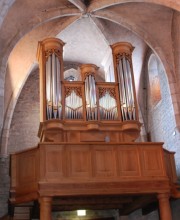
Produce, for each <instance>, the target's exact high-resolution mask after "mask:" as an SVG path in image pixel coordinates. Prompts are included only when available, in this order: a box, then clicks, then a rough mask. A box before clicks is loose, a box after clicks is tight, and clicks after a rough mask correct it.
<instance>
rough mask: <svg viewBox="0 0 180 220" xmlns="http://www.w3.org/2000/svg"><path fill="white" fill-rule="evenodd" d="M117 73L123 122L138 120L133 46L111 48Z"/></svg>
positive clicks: (114, 46)
mask: <svg viewBox="0 0 180 220" xmlns="http://www.w3.org/2000/svg"><path fill="white" fill-rule="evenodd" d="M111 48H112V51H113V60H114V66H115V71H116V81H117V82H118V87H119V97H120V103H121V115H122V120H123V121H126V120H137V112H136V106H137V103H136V95H135V88H134V87H135V85H134V81H133V80H134V79H133V69H132V65H131V64H132V61H131V55H132V51H133V49H134V48H133V47H132V45H131V44H129V43H126V42H122V43H116V44H114V45H112V46H111Z"/></svg>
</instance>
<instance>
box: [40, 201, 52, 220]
mask: <svg viewBox="0 0 180 220" xmlns="http://www.w3.org/2000/svg"><path fill="white" fill-rule="evenodd" d="M39 202H40V220H51V219H52V217H51V212H52V211H51V206H52V198H51V197H41V198H40V199H39Z"/></svg>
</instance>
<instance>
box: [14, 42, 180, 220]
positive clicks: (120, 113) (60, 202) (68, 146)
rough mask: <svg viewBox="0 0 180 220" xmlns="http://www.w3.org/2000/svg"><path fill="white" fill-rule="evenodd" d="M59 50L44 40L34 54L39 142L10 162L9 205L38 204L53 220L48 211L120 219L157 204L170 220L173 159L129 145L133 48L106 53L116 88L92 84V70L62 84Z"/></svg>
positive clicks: (135, 125)
mask: <svg viewBox="0 0 180 220" xmlns="http://www.w3.org/2000/svg"><path fill="white" fill-rule="evenodd" d="M63 45H64V43H63V42H62V41H61V40H59V39H54V38H49V39H46V40H44V41H42V42H40V43H39V46H38V53H37V56H38V60H39V67H40V109H41V112H40V113H41V123H40V126H39V132H38V136H39V138H40V142H39V144H38V146H37V147H34V148H30V149H26V150H23V151H21V152H17V153H15V154H12V155H11V163H10V164H11V189H10V201H11V203H12V204H15V205H16V204H21V203H25V202H31V201H39V204H40V220H51V211H52V209H53V208H55V209H56V208H58V210H72V209H80V208H83V207H82V205H83V204H84V207H85V208H87V207H91V208H92V209H94V208H95V209H102V208H103V209H109V207H112V208H113V209H119V210H120V213H122V214H123V215H124V214H128V213H130V212H132V211H134V208H135V209H138V208H142V207H145V205H147V206H148V205H152V202H157V200H158V201H159V208H160V215H161V219H162V220H171V219H172V218H171V212H170V204H169V198H170V197H172V198H180V192H179V191H178V189H179V185H178V184H177V176H176V170H175V161H174V152H168V151H167V150H163V147H162V144H163V143H150V142H147V143H145V142H144V143H143V142H141V143H138V142H135V143H133V142H134V141H135V140H136V139H137V137H138V136H139V133H140V126H141V124H140V123H139V121H138V114H137V101H136V95H135V88H134V79H133V68H132V61H131V53H132V51H133V47H132V45H131V44H129V43H117V44H114V45H112V46H111V48H112V54H113V63H114V73H115V75H114V78H115V82H96V74H97V71H98V68H97V66H95V65H94V64H83V65H82V66H81V68H80V69H81V74H82V77H81V78H82V81H72V82H71V81H67V80H64V73H63V58H62V53H63ZM104 198H105V200H106V202H104ZM117 198H119V199H120V200H119V201H120V202H119V201H117ZM107 199H108V200H107ZM124 199H125V200H124ZM82 201H83V202H82ZM94 201H96V202H95V203H94ZM97 201H98V202H97ZM107 201H108V203H107ZM109 204H110V205H111V206H109ZM129 207H130V209H129ZM128 210H129V211H128ZM127 212H128V213H127Z"/></svg>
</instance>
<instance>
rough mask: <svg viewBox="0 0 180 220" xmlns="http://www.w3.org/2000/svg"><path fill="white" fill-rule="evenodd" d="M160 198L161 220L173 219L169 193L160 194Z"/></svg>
mask: <svg viewBox="0 0 180 220" xmlns="http://www.w3.org/2000/svg"><path fill="white" fill-rule="evenodd" d="M158 200H159V212H160V217H161V220H172V215H171V207H170V203H169V194H168V193H161V194H158Z"/></svg>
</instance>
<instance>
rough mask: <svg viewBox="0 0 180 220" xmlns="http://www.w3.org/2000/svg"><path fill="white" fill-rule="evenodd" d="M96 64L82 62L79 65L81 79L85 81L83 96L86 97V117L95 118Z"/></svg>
mask: <svg viewBox="0 0 180 220" xmlns="http://www.w3.org/2000/svg"><path fill="white" fill-rule="evenodd" d="M97 69H98V68H97V66H95V65H94V64H84V65H82V66H81V74H82V79H83V80H84V82H85V98H86V119H87V120H97V119H98V114H97V98H96V85H95V74H96V71H97Z"/></svg>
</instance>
